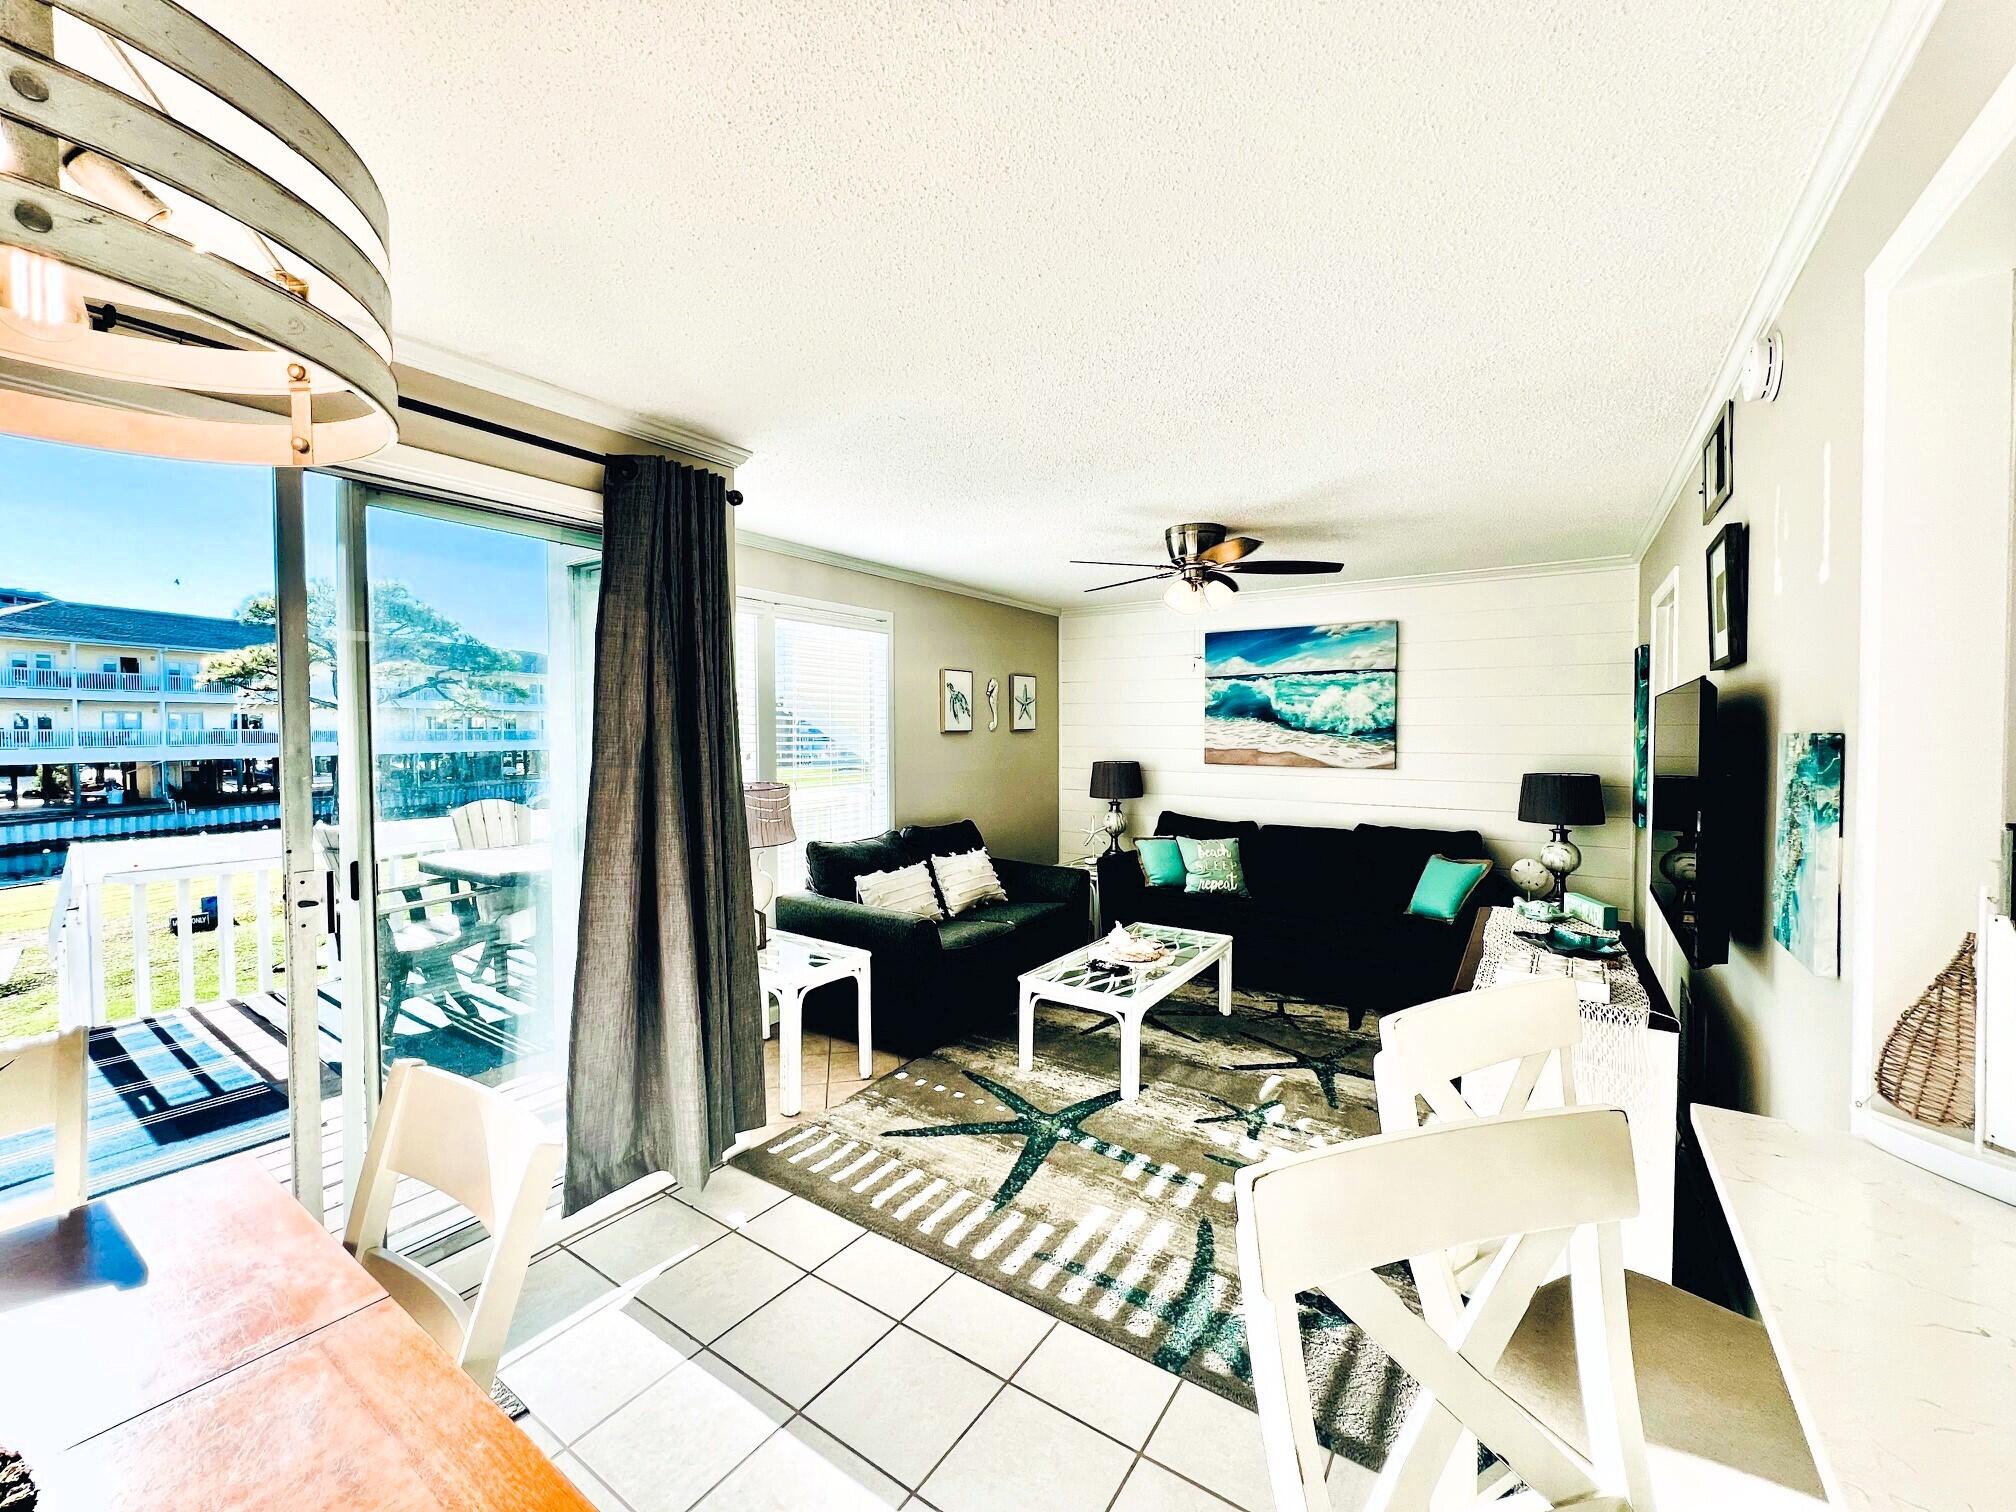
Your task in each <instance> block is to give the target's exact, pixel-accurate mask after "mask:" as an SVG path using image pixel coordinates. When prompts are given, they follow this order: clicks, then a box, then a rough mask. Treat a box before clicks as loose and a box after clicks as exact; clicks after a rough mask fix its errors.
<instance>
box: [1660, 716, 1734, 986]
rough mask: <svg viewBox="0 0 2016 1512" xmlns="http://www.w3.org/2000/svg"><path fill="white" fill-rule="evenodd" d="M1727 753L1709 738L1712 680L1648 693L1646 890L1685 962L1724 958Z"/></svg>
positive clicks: (1714, 961)
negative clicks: (1651, 695) (1649, 880)
mask: <svg viewBox="0 0 2016 1512" xmlns="http://www.w3.org/2000/svg"><path fill="white" fill-rule="evenodd" d="M1725 766H1726V753H1725V752H1724V751H1723V750H1722V748H1721V745H1720V743H1719V742H1718V741H1717V739H1716V731H1715V684H1713V683H1711V682H1710V681H1708V679H1707V678H1705V677H1697V678H1695V679H1694V681H1693V682H1690V683H1682V684H1681V685H1680V686H1679V687H1677V688H1671V689H1669V690H1667V691H1666V692H1664V693H1661V694H1660V695H1659V696H1658V697H1657V698H1655V699H1654V700H1653V701H1652V809H1651V814H1650V816H1649V818H1648V831H1647V832H1648V833H1649V834H1650V835H1651V837H1652V896H1653V898H1654V899H1655V900H1656V901H1657V902H1658V904H1659V912H1660V913H1661V914H1663V915H1664V916H1665V918H1666V924H1667V927H1668V928H1669V929H1671V930H1672V931H1673V936H1674V938H1675V939H1677V940H1678V941H1679V942H1680V948H1681V949H1682V950H1683V951H1685V952H1686V955H1687V961H1688V964H1689V965H1692V966H1719V965H1721V964H1722V963H1723V962H1724V961H1726V960H1728V959H1729V920H1728V912H1727V909H1728V901H1727V894H1728V883H1729V879H1728V878H1727V877H1725V876H1723V875H1721V874H1720V873H1719V872H1718V870H1717V868H1718V867H1719V866H1721V865H1723V864H1724V862H1725V860H1726V855H1725V842H1726V839H1727V837H1726V836H1725V835H1724V834H1723V833H1722V830H1721V828H1720V826H1721V825H1722V824H1723V823H1725V822H1726V810H1727V805H1726V803H1725V801H1724V793H1725V790H1726V786H1727V784H1726V783H1725V781H1724V775H1725V774H1724V767H1725Z"/></svg>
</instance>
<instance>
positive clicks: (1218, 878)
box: [1176, 835, 1246, 898]
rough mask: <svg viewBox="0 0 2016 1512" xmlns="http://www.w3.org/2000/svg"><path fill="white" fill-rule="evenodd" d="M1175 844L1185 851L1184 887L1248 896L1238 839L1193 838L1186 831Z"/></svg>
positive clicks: (1185, 889)
mask: <svg viewBox="0 0 2016 1512" xmlns="http://www.w3.org/2000/svg"><path fill="white" fill-rule="evenodd" d="M1176 844H1177V846H1178V848H1179V849H1180V850H1181V851H1182V852H1183V891H1185V892H1194V893H1237V894H1238V895H1239V896H1240V897H1242V898H1243V897H1245V896H1246V873H1245V872H1244V871H1243V870H1241V868H1240V866H1239V842H1238V841H1237V840H1192V839H1191V838H1190V837H1189V836H1188V835H1183V836H1180V837H1179V838H1178V839H1177V841H1176Z"/></svg>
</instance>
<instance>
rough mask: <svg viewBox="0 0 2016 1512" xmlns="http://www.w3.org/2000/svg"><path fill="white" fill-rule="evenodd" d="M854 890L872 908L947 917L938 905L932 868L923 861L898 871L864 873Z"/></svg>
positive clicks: (912, 915) (919, 916) (927, 917)
mask: <svg viewBox="0 0 2016 1512" xmlns="http://www.w3.org/2000/svg"><path fill="white" fill-rule="evenodd" d="M854 892H855V895H856V896H857V897H859V898H860V900H861V901H862V902H863V903H866V904H867V905H868V906H869V907H870V908H886V909H888V910H889V911H890V912H891V913H900V914H908V915H910V917H911V918H913V919H942V918H944V917H945V910H944V909H943V908H941V907H939V906H938V890H937V889H936V888H934V887H933V886H932V885H931V868H930V867H928V866H926V865H925V864H924V863H923V862H921V861H920V862H918V863H917V864H916V865H915V866H899V867H897V868H896V869H895V870H894V871H883V872H863V873H861V875H860V876H858V877H856V878H855V879H854Z"/></svg>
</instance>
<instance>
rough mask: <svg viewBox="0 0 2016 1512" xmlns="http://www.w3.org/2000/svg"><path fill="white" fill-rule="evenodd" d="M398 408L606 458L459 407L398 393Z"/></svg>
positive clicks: (733, 492) (732, 495)
mask: <svg viewBox="0 0 2016 1512" xmlns="http://www.w3.org/2000/svg"><path fill="white" fill-rule="evenodd" d="M399 408H401V409H404V410H411V411H413V413H414V414H416V415H427V416H429V417H431V418H433V419H435V420H446V421H447V422H448V423H449V424H451V425H466V426H468V427H469V428H470V429H471V430H479V431H484V432H486V433H488V434H489V435H492V436H501V437H503V438H504V439H505V440H507V441H517V442H520V443H522V444H523V445H526V446H536V447H538V448H539V449H540V450H541V451H550V452H558V453H560V455H561V456H563V457H575V458H578V459H579V460H581V461H583V462H592V463H594V464H595V465H596V466H597V467H600V466H601V465H602V464H603V463H604V462H605V461H607V460H608V458H607V457H606V456H605V455H604V454H603V453H602V452H595V451H589V450H588V449H587V448H586V447H584V446H571V445H569V444H568V443H567V442H565V441H555V440H553V439H552V438H551V437H550V436H541V435H538V434H536V433H535V432H532V431H525V430H519V429H517V428H516V427H515V426H510V425H500V424H498V423H497V422H496V421H495V420H484V419H481V418H479V417H478V416H475V415H466V414H464V413H463V412H462V411H460V410H455V409H450V408H448V407H447V406H446V405H445V404H429V403H428V402H427V401H426V400H424V399H413V398H409V397H408V396H407V395H404V394H401V395H400V396H399ZM728 502H729V503H730V504H740V503H741V502H742V490H741V489H739V488H731V489H729V490H728Z"/></svg>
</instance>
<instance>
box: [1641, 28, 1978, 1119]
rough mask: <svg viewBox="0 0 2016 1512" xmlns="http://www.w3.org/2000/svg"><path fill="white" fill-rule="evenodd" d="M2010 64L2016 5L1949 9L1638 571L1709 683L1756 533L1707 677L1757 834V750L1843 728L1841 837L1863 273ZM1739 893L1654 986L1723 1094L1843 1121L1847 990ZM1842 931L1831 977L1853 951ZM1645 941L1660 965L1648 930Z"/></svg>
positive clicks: (1857, 517) (1855, 622)
mask: <svg viewBox="0 0 2016 1512" xmlns="http://www.w3.org/2000/svg"><path fill="white" fill-rule="evenodd" d="M2012 66H2016V5H2010V4H2007V3H2006V0H1949V3H1948V4H1947V5H1946V7H1945V10H1944V12H1943V13H1942V14H1941V16H1940V18H1939V20H1938V22H1937V24H1936V25H1935V26H1934V27H1933V30H1932V32H1931V35H1930V36H1929V37H1928V38H1927V40H1926V43H1925V47H1924V50H1923V51H1922V52H1921V53H1920V55H1919V58H1918V60H1917V62H1916V64H1915V65H1914V66H1913V68H1912V71H1911V73H1910V75H1909V76H1908V77H1907V78H1906V80H1905V82H1904V84H1903V87H1902V88H1901V89H1900V90H1899V92H1898V94H1897V96H1896V98H1895V99H1894V100H1893V101H1892V103H1891V106H1890V109H1889V111H1888V113H1887V115H1886V116H1885V118H1884V120H1883V122H1882V123H1881V125H1880V126H1879V127H1878V128H1877V131H1876V134H1875V136H1874V138H1873V139H1872V141H1871V143H1870V145H1869V148H1868V150H1867V152H1866V153H1865V154H1864V156H1863V159H1862V161H1861V163H1860V165H1859V166H1858V167H1857V169H1856V171H1855V173H1854V175H1853V177H1852V178H1851V179H1850V181H1849V183H1848V185H1847V187H1846V189H1845V191H1844V193H1843V194H1842V197H1841V200H1840V202H1839V203H1838V204H1837V205H1836V207H1835V209H1834V213H1833V215H1832V217H1831V219H1830V220H1829V222H1828V224H1827V226H1826V228H1825V230H1824V231H1823V232H1822V234H1821V237H1820V239H1819V241H1818V243H1817V244H1816V246H1815V247H1814V250H1813V253H1812V255H1811V257H1810V258H1809V259H1808V261H1807V264H1806V266H1805V268H1804V269H1803V271H1802V272H1801V273H1800V275H1799V278H1798V280H1797V282H1796V283H1795V285H1794V287H1793V290H1792V293H1791V296H1790V297H1789V299H1788V300H1787V301H1786V304H1785V307H1784V309H1783V311H1782V312H1781V314H1780V315H1779V317H1778V324H1779V326H1780V328H1781V329H1782V330H1783V332H1784V335H1785V343H1786V364H1785V384H1784V390H1783V392H1782V394H1781V395H1780V396H1779V398H1778V400H1777V401H1776V402H1775V403H1772V404H1744V403H1741V402H1740V401H1739V402H1738V404H1737V406H1736V446H1735V494H1734V496H1733V498H1732V499H1731V500H1730V502H1729V503H1728V504H1727V505H1725V506H1724V508H1723V509H1722V512H1721V513H1720V514H1719V515H1718V516H1717V517H1716V519H1715V521H1714V522H1713V523H1712V524H1710V525H1703V524H1702V522H1701V510H1700V504H1699V501H1698V499H1697V498H1696V497H1694V496H1693V494H1692V491H1691V485H1690V486H1689V488H1688V489H1687V490H1686V491H1683V496H1682V497H1681V498H1680V499H1679V500H1678V502H1677V503H1676V505H1675V507H1674V510H1673V513H1672V515H1671V516H1670V517H1669V518H1668V520H1667V522H1666V524H1665V526H1664V528H1663V529H1662V530H1661V531H1660V532H1659V534H1658V536H1657V538H1656V539H1655V540H1654V541H1653V543H1652V545H1651V547H1650V549H1649V550H1648V551H1647V553H1646V555H1645V558H1644V561H1643V563H1642V566H1641V571H1640V574H1639V632H1640V637H1641V638H1645V637H1647V636H1649V634H1650V628H1651V623H1650V620H1651V600H1652V596H1653V595H1654V594H1656V593H1657V592H1658V591H1659V588H1660V585H1661V584H1662V583H1663V582H1664V581H1665V579H1666V577H1667V575H1668V574H1669V572H1671V571H1672V570H1673V569H1675V568H1676V567H1677V568H1678V569H1679V574H1680V591H1679V669H1678V672H1679V678H1680V680H1683V681H1684V680H1685V679H1688V678H1692V677H1697V676H1700V675H1702V674H1704V673H1708V654H1707V643H1706V637H1707V631H1706V625H1705V619H1706V612H1707V611H1706V586H1705V571H1706V569H1705V567H1704V565H1703V558H1704V554H1705V552H1706V550H1707V547H1708V542H1709V540H1710V539H1711V538H1712V537H1713V535H1714V534H1715V532H1716V531H1718V530H1720V529H1721V528H1722V526H1723V525H1724V524H1725V523H1727V522H1729V521H1731V520H1742V521H1744V522H1746V523H1747V524H1748V525H1749V526H1750V533H1751V543H1750V615H1749V635H1750V644H1749V659H1748V660H1747V661H1746V662H1745V664H1744V665H1743V666H1741V667H1736V668H1732V669H1730V670H1728V671H1726V672H1717V673H1712V674H1709V675H1710V676H1712V677H1713V679H1714V681H1715V683H1716V686H1717V688H1718V690H1719V691H1720V693H1721V695H1722V699H1723V702H1724V704H1725V706H1726V705H1728V704H1729V703H1731V702H1732V701H1733V702H1734V704H1735V713H1736V715H1737V717H1738V719H1739V720H1742V721H1747V722H1748V724H1749V725H1750V736H1751V740H1752V742H1753V743H1754V744H1755V745H1756V747H1757V748H1758V749H1759V750H1760V751H1761V752H1762V753H1767V754H1766V759H1765V764H1764V766H1763V769H1762V772H1761V773H1760V774H1759V788H1760V790H1759V791H1757V792H1755V793H1753V794H1751V795H1750V796H1751V802H1752V808H1751V815H1752V823H1753V824H1756V825H1762V826H1768V825H1769V823H1770V817H1771V797H1770V788H1769V784H1770V782H1771V780H1772V779H1771V764H1770V761H1769V759H1768V753H1769V752H1772V751H1775V749H1776V745H1777V738H1778V736H1779V734H1780V733H1781V732H1786V731H1797V730H1840V731H1844V732H1846V733H1848V735H1849V737H1850V739H1849V744H1848V751H1847V775H1848V792H1847V804H1846V816H1845V826H1846V829H1847V831H1848V833H1849V834H1850V835H1852V834H1853V832H1854V827H1855V822H1856V812H1857V792H1856V776H1857V774H1856V753H1855V742H1854V739H1853V736H1854V730H1855V723H1856V717H1857V696H1856V682H1857V677H1858V673H1859V662H1858V640H1859V633H1858V632H1859V615H1860V598H1859V593H1860V584H1861V574H1860V570H1859V568H1860V562H1859V558H1860V552H1861V546H1862V542H1861V530H1860V525H1861V501H1862V479H1861V465H1862V407H1863V406H1862V399H1863V394H1862V383H1863V371H1862V368H1863V364H1862V324H1863V321H1862V299H1863V286H1862V280H1863V274H1864V272H1865V270H1866V269H1867V268H1868V265H1869V263H1870V261H1871V260H1872V259H1873V258H1874V257H1875V255H1876V253H1877V252H1878V251H1879V250H1880V249H1881V248H1882V246H1883V244H1884V242H1885V241H1887V240H1888V238H1889V236H1890V233H1891V232H1892V231H1893V230H1894V229H1895V228H1896V226H1897V223H1898V221H1899V220H1900V219H1901V218H1902V216H1903V214H1904V212H1905V211H1906V210H1908V209H1909V208H1910V206H1911V204H1912V203H1913V202H1914V201H1915V200H1916V199H1917V197H1918V195H1919V193H1920V192H1921V191H1922V190H1923V189H1924V187H1925V184H1926V183H1927V181H1928V180H1929V179H1930V178H1931V176H1932V174H1933V172H1934V171H1935V170H1936V169H1937V168H1938V166H1939V164H1940V163H1941V162H1942V161H1943V160H1944V158H1945V157H1946V155H1947V153H1948V152H1950V151H1951V150H1952V148H1953V145H1954V143H1955V142H1957V141H1958V140H1959V137H1960V134H1961V132H1962V131H1964V130H1965V128H1966V127H1967V125H1968V123H1969V122H1971V121H1972V120H1973V118H1974V117H1975V115H1976V114H1977V113H1978V112H1979V111H1980V109H1981V107H1982V105H1983V104H1984V103H1985V101H1986V100H1987V98H1988V96H1989V95H1990V94H1991V93H1992V92H1993V90H1994V88H1995V86H1996V85H1997V84H1998V83H2000V82H2001V80H2002V78H2003V76H2004V75H2005V74H2006V73H2007V72H2008V71H2009V70H2010V68H2011V67H2012ZM1933 610H1934V606H1932V605H1929V604H1928V605H1927V612H1933ZM1744 838H1745V839H1747V840H1748V841H1749V842H1750V844H1749V846H1748V849H1749V851H1750V853H1751V854H1752V855H1753V857H1754V864H1756V865H1757V866H1759V867H1762V866H1763V865H1766V864H1768V857H1769V836H1768V833H1756V834H1750V835H1747V836H1745V837H1744ZM1856 885H1857V881H1856V878H1855V876H1854V875H1853V872H1852V870H1851V871H1850V873H1849V875H1848V877H1847V880H1846V886H1847V887H1848V889H1849V890H1850V892H1851V893H1852V891H1853V889H1854V888H1855V886H1856ZM1751 891H1752V894H1753V896H1752V898H1751V900H1750V903H1749V906H1748V907H1746V909H1745V910H1744V913H1743V916H1742V917H1740V918H1738V919H1737V920H1736V921H1735V927H1734V930H1733V935H1734V938H1732V941H1731V945H1730V958H1729V963H1728V964H1727V965H1726V966H1718V967H1715V968H1712V969H1710V970H1707V971H1701V972H1694V973H1688V972H1686V971H1685V970H1684V968H1678V967H1676V966H1675V965H1674V964H1673V963H1671V962H1670V961H1668V962H1664V963H1662V971H1661V974H1662V976H1664V977H1666V978H1667V984H1666V985H1667V989H1668V991H1669V993H1675V995H1676V996H1678V995H1679V994H1680V993H1683V992H1684V994H1685V996H1686V997H1687V998H1688V999H1689V1000H1690V1001H1691V1003H1692V1004H1693V1007H1694V1010H1695V1011H1696V1013H1697V1014H1701V1015H1703V1016H1704V1018H1705V1020H1706V1022H1707V1024H1708V1026H1709V1028H1710V1032H1711V1034H1712V1048H1711V1064H1712V1066H1713V1069H1714V1071H1715V1074H1716V1075H1717V1077H1718V1078H1719V1080H1720V1084H1721V1086H1720V1090H1721V1091H1722V1092H1723V1093H1724V1094H1725V1095H1726V1096H1727V1098H1728V1100H1729V1101H1731V1102H1733V1103H1734V1104H1735V1105H1736V1106H1738V1107H1742V1108H1747V1109H1751V1110H1754V1111H1758V1112H1763V1113H1768V1114H1773V1115H1776V1116H1780V1117H1784V1118H1789V1119H1792V1120H1794V1121H1796V1122H1799V1123H1803V1124H1808V1125H1812V1126H1815V1127H1828V1126H1831V1127H1841V1126H1845V1125H1846V1123H1847V1120H1848V1112H1849V1097H1850V1085H1849V1083H1850V1064H1851V1061H1850V1056H1851V1044H1850V1033H1851V1030H1850V1017H1849V993H1848V983H1847V980H1846V979H1845V978H1835V979H1826V978H1821V977H1816V976H1814V975H1813V974H1811V973H1810V972H1808V971H1807V970H1806V968H1805V967H1803V966H1802V965H1800V964H1799V963H1798V962H1797V961H1796V960H1794V959H1793V958H1792V957H1791V956H1790V955H1788V954H1787V953H1786V952H1785V951H1784V950H1782V949H1780V948H1779V947H1778V946H1777V945H1776V944H1775V943H1773V941H1772V940H1771V936H1770V932H1769V929H1768V927H1767V925H1766V915H1765V912H1764V906H1765V905H1764V894H1765V889H1764V887H1763V885H1762V882H1761V873H1760V877H1759V878H1758V879H1753V887H1752V889H1751ZM1642 906H1643V908H1644V912H1645V915H1646V916H1647V918H1648V920H1649V919H1650V917H1651V916H1652V915H1653V914H1655V913H1656V911H1657V910H1656V908H1655V907H1654V906H1653V905H1651V903H1650V901H1649V900H1646V901H1645V902H1644V904H1643V905H1642ZM1844 913H1845V909H1844ZM1845 924H1846V919H1845V918H1844V939H1843V952H1844V969H1845V966H1846V964H1847V958H1848V954H1849V952H1850V951H1852V947H1853V941H1852V940H1851V939H1849V938H1848V937H1847V935H1846V932H1845ZM1650 931H1651V933H1652V934H1653V936H1654V937H1655V939H1654V946H1655V948H1654V951H1653V954H1654V957H1655V961H1658V959H1659V956H1660V954H1661V952H1660V951H1659V950H1658V949H1657V939H1656V936H1657V934H1658V933H1659V926H1658V925H1657V924H1656V923H1652V924H1651V925H1650ZM1676 989H1678V990H1679V991H1678V992H1676Z"/></svg>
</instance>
